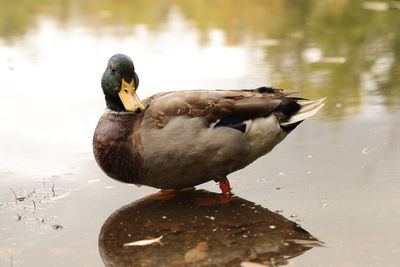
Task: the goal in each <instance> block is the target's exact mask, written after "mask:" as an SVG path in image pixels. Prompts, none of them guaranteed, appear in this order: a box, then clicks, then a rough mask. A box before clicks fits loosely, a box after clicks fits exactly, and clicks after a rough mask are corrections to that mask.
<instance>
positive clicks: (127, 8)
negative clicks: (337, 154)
mask: <svg viewBox="0 0 400 267" xmlns="http://www.w3.org/2000/svg"><path fill="white" fill-rule="evenodd" d="M364 2H365V1H362V0H323V1H321V0H170V1H168V0H133V1H128V0H116V1H112V0H98V1H96V0H83V1H78V0H72V1H66V0H36V1H33V0H19V1H13V0H0V6H1V8H0V36H1V37H2V38H3V39H4V40H6V41H8V42H12V41H13V39H14V38H18V37H19V36H22V35H24V34H26V32H28V31H29V30H32V29H35V27H37V23H38V18H39V17H43V16H44V17H49V18H52V19H54V20H56V21H57V23H59V24H60V27H63V26H64V25H67V24H68V23H69V22H71V21H74V23H76V22H77V21H78V22H79V23H80V24H82V25H85V26H86V27H88V28H90V29H91V30H93V33H94V34H96V33H101V32H102V28H104V27H107V26H120V27H122V28H123V29H125V30H124V31H123V33H124V34H126V33H132V32H133V29H134V26H135V25H138V24H144V25H146V26H147V28H148V29H149V30H150V31H158V30H160V29H162V27H163V26H165V24H166V22H167V21H168V17H169V15H170V14H171V12H172V11H173V10H174V9H175V8H176V9H177V10H179V12H180V13H181V14H182V15H183V16H184V18H185V20H187V22H188V23H189V25H193V27H194V28H196V29H197V30H198V32H199V33H200V36H201V38H200V42H201V44H203V45H206V44H207V42H208V36H209V32H210V31H211V30H214V29H218V30H222V31H223V32H224V34H225V38H226V44H227V45H232V46H234V45H243V44H244V43H245V42H246V45H249V43H250V45H253V46H254V47H259V46H262V47H263V49H264V50H265V61H267V62H268V64H269V65H270V66H271V68H272V73H273V77H272V78H273V80H272V83H273V85H274V86H277V87H282V88H298V89H301V91H302V92H305V95H308V96H312V97H323V96H327V97H328V99H329V100H328V102H327V108H326V109H325V112H328V113H330V114H331V115H332V116H334V117H336V118H340V117H342V116H345V115H346V114H348V113H354V112H357V109H358V108H359V107H360V105H361V104H362V102H363V101H365V95H369V94H377V95H381V96H382V97H383V100H382V101H383V102H382V103H378V104H381V105H386V106H388V108H398V107H399V104H400V90H399V89H400V88H399V87H400V78H399V77H400V10H399V9H396V8H391V9H388V10H385V11H377V10H368V9H365V8H363V3H364ZM392 2H393V1H392ZM383 3H387V4H388V3H390V2H388V1H386V2H384V1H383ZM398 3H400V1H398ZM265 40H267V41H268V40H273V41H274V42H275V45H262V44H261V45H260V44H259V43H260V42H261V43H262V42H263V41H265ZM310 48H314V49H315V48H316V49H318V51H319V52H320V55H319V57H320V58H319V59H317V60H315V62H310V61H309V60H307V56H305V53H307V51H308V52H309V51H310V50H309V49H310ZM317 56H318V55H317ZM329 60H330V61H329ZM332 60H333V62H332ZM366 84H367V85H366ZM366 88H367V89H366ZM368 88H369V89H368ZM338 106H339V107H343V108H338ZM347 107H349V109H351V110H346V109H347Z"/></svg>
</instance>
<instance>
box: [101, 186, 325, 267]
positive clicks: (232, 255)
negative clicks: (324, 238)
mask: <svg viewBox="0 0 400 267" xmlns="http://www.w3.org/2000/svg"><path fill="white" fill-rule="evenodd" d="M218 196H219V194H216V193H211V192H209V191H205V190H196V191H189V192H186V193H182V194H179V195H178V196H177V197H174V198H172V199H169V200H160V199H154V198H149V197H147V198H143V199H140V200H138V201H136V202H133V203H131V204H129V205H127V206H124V207H122V208H120V209H119V210H117V211H115V212H114V213H113V214H112V215H111V216H110V217H109V218H108V219H107V220H106V221H105V222H104V224H103V227H102V229H101V232H100V235H99V249H100V254H101V257H102V259H103V261H104V263H105V265H106V266H132V265H135V266H136V265H137V266H139V265H140V266H174V265H176V266H186V265H188V264H190V266H238V265H239V264H240V263H241V262H243V261H251V262H258V263H263V264H267V265H272V266H276V265H285V264H287V263H288V259H290V258H293V257H296V256H299V255H301V254H303V253H304V252H305V251H307V250H309V249H311V248H312V247H315V246H320V245H321V242H320V241H318V240H317V239H316V238H314V237H313V236H312V235H310V234H309V233H308V232H307V231H306V230H304V229H302V228H301V227H299V226H298V225H297V224H296V223H295V222H292V221H289V220H288V219H286V218H284V217H283V216H281V215H279V214H278V213H275V212H271V211H269V210H268V209H266V208H263V207H261V206H258V205H256V204H254V203H253V202H250V201H247V200H244V199H241V198H239V197H236V198H235V199H234V200H233V201H231V202H230V203H228V204H214V205H203V204H204V203H206V202H208V203H209V201H204V200H210V199H213V198H214V199H215V198H217V197H218ZM160 236H162V240H161V242H162V244H160V243H158V242H154V243H153V244H151V245H147V246H130V247H124V244H125V243H129V242H133V241H138V240H148V239H154V238H158V237H160Z"/></svg>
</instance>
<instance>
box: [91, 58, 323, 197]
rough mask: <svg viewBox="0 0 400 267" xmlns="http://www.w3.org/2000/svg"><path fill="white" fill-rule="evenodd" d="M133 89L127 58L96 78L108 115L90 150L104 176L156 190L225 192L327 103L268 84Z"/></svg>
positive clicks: (113, 60) (136, 80) (133, 77)
mask: <svg viewBox="0 0 400 267" xmlns="http://www.w3.org/2000/svg"><path fill="white" fill-rule="evenodd" d="M138 86H139V77H138V75H137V73H136V71H135V66H134V64H133V61H132V59H131V58H130V57H128V56H126V55H123V54H116V55H113V56H112V57H111V58H110V59H109V60H108V64H107V67H106V69H105V71H104V73H103V75H102V78H101V87H102V90H103V93H104V96H105V102H106V110H105V112H104V114H103V115H102V116H101V118H100V120H99V122H98V124H97V126H96V129H95V132H94V135H93V153H94V157H95V160H96V162H97V164H98V165H99V166H100V168H101V169H102V170H103V171H104V173H105V174H106V175H107V176H109V177H111V178H113V179H115V180H118V181H121V182H125V183H130V184H136V185H138V186H140V185H146V186H150V187H154V188H158V189H162V190H167V189H173V190H179V189H184V188H190V187H194V186H197V185H200V184H203V183H206V182H208V181H212V180H214V181H216V182H218V183H219V186H220V188H221V191H222V193H223V194H231V187H230V184H229V181H228V178H227V176H228V175H229V174H231V173H233V172H235V171H238V170H240V169H243V168H245V167H246V166H247V165H249V164H250V163H252V162H254V161H255V160H256V159H258V158H259V157H261V156H263V155H265V154H267V153H269V152H270V151H271V150H272V149H273V148H274V147H275V146H276V145H277V144H279V143H280V142H281V141H282V140H284V139H285V137H286V136H287V135H288V134H289V133H291V132H292V131H293V130H294V129H295V128H296V127H297V126H298V125H299V124H300V123H301V122H303V121H304V120H305V119H307V118H309V117H311V116H313V115H314V114H316V113H317V112H318V111H319V110H320V109H321V108H322V107H323V105H324V100H325V99H324V98H323V99H319V100H314V101H309V100H308V99H305V98H301V97H294V96H292V95H293V94H295V93H298V91H295V90H283V89H278V88H273V87H266V86H262V87H258V88H254V89H236V90H222V89H218V90H187V91H168V92H161V93H157V94H155V95H153V96H150V97H148V98H145V99H143V100H141V99H140V98H139V97H138V95H137V90H138Z"/></svg>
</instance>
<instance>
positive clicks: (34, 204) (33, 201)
mask: <svg viewBox="0 0 400 267" xmlns="http://www.w3.org/2000/svg"><path fill="white" fill-rule="evenodd" d="M32 203H33V212H35V210H36V203H35V200H33V199H32Z"/></svg>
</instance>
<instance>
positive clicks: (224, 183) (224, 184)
mask: <svg viewBox="0 0 400 267" xmlns="http://www.w3.org/2000/svg"><path fill="white" fill-rule="evenodd" d="M219 188H220V189H221V191H222V194H224V195H225V196H231V195H233V194H232V191H231V185H230V184H229V180H228V178H226V177H225V178H224V179H222V180H219Z"/></svg>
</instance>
